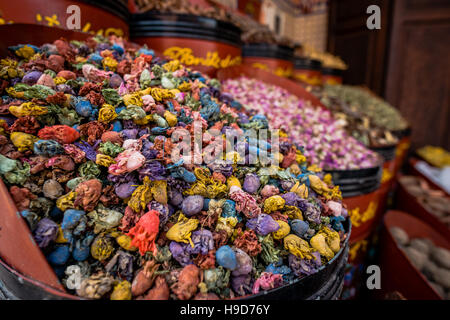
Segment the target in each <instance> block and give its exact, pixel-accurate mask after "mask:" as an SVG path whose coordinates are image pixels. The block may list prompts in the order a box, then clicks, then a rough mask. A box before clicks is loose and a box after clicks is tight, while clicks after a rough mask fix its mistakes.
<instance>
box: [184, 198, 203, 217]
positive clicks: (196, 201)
mask: <svg viewBox="0 0 450 320" xmlns="http://www.w3.org/2000/svg"><path fill="white" fill-rule="evenodd" d="M203 202H204V199H203V197H202V196H198V195H197V196H189V197H187V198H185V199H184V200H183V203H182V204H181V210H182V211H183V214H184V215H185V216H186V217H190V216H193V215H194V214H197V213H199V212H200V211H202V209H203Z"/></svg>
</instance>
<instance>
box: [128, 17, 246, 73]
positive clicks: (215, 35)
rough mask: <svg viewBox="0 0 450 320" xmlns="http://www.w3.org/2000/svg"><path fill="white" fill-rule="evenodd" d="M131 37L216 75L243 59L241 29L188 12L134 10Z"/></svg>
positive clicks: (184, 62) (169, 56) (188, 64)
mask: <svg viewBox="0 0 450 320" xmlns="http://www.w3.org/2000/svg"><path fill="white" fill-rule="evenodd" d="M130 33H131V39H132V41H134V42H137V43H139V44H141V45H148V47H150V48H152V49H153V50H155V51H156V52H159V53H161V54H162V55H163V56H165V57H168V58H170V59H177V60H179V61H180V62H181V63H182V64H184V65H186V66H188V67H190V68H192V69H195V70H198V71H201V72H204V73H206V74H208V75H210V76H215V75H216V73H217V71H218V70H221V69H223V68H227V67H231V66H236V65H240V64H241V62H242V57H241V53H242V48H241V30H240V29H239V28H238V27H236V26H235V25H233V24H231V23H228V22H224V21H219V20H215V19H212V18H207V17H200V16H195V15H189V14H174V13H159V12H146V13H138V14H134V15H132V17H131V23H130Z"/></svg>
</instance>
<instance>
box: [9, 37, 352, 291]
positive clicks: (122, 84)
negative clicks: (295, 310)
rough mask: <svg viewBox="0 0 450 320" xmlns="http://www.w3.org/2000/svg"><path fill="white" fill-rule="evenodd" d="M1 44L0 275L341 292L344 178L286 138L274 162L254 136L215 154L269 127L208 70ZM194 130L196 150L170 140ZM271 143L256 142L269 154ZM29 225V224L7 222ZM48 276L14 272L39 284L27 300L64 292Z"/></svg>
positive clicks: (125, 284)
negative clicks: (6, 50)
mask: <svg viewBox="0 0 450 320" xmlns="http://www.w3.org/2000/svg"><path fill="white" fill-rule="evenodd" d="M10 50H11V57H10V58H8V59H3V60H1V67H2V71H3V79H2V90H3V91H4V94H3V95H2V100H1V101H0V102H1V104H0V105H1V108H0V112H1V117H0V154H1V155H0V174H1V176H2V180H3V181H4V182H5V184H6V186H7V188H8V190H9V195H7V194H6V192H5V190H3V191H4V192H3V193H1V196H2V197H4V199H6V200H7V203H9V204H10V206H9V207H8V212H7V213H5V214H3V215H2V216H1V217H2V219H1V220H0V223H1V225H0V227H1V231H2V237H5V238H6V239H9V240H8V241H9V242H8V243H6V242H5V243H3V242H1V243H0V256H1V259H2V261H5V262H6V263H3V262H2V265H7V267H5V268H3V269H2V270H6V272H5V273H3V274H2V273H0V276H1V277H2V278H1V279H2V281H3V282H5V283H6V282H8V283H9V285H11V286H13V287H14V288H16V289H17V288H18V287H17V286H15V285H17V281H16V280H17V274H20V273H22V272H24V270H25V271H27V270H28V271H30V269H31V271H33V270H35V269H38V270H43V271H48V270H49V267H51V269H53V271H54V272H55V274H54V275H53V278H52V279H53V280H55V275H56V276H57V279H59V280H60V282H59V283H58V282H56V284H55V285H56V286H57V287H58V286H59V287H58V288H57V289H59V288H60V286H61V284H62V285H63V287H64V288H65V289H66V290H67V292H70V293H71V294H75V293H76V294H77V296H78V297H81V298H89V299H101V298H103V299H111V300H129V299H132V298H134V299H144V300H147V299H148V300H152V299H157V300H167V299H177V300H188V299H219V298H221V299H232V298H238V297H246V298H248V295H258V294H261V295H264V296H265V295H269V294H271V293H272V292H275V291H273V290H276V289H277V290H276V291H277V293H278V294H281V292H282V290H283V289H286V290H285V291H284V294H291V292H292V289H291V288H292V286H290V285H291V284H292V283H295V284H296V287H295V288H296V289H298V288H303V289H305V290H304V293H305V294H306V293H308V292H309V293H311V295H312V296H313V297H315V296H316V297H334V296H335V294H336V292H338V291H339V287H340V284H341V281H340V280H339V279H340V278H339V277H338V275H339V274H340V273H341V272H339V274H336V273H337V272H338V270H340V268H341V266H342V264H343V261H345V260H346V257H347V255H346V251H347V248H348V246H347V244H348V237H349V232H350V222H349V221H348V219H347V215H346V211H345V209H343V207H342V204H341V195H340V191H339V187H336V186H334V185H333V184H332V182H331V181H330V179H329V178H327V177H326V176H324V174H323V173H321V172H319V171H318V170H317V168H310V167H308V165H307V163H306V159H305V157H304V156H303V154H302V150H301V149H300V148H298V147H297V146H295V145H293V144H292V143H291V142H289V141H288V139H287V137H283V138H282V139H281V141H282V143H283V149H282V150H279V151H277V152H276V153H275V154H272V155H271V156H270V159H269V160H270V162H268V163H265V162H262V160H261V161H258V162H256V163H253V162H250V158H251V157H252V156H254V155H255V152H256V155H259V153H258V152H257V150H255V149H253V148H250V143H252V141H251V140H244V141H243V142H244V143H243V144H240V146H246V143H248V144H249V148H248V151H247V148H244V152H245V153H244V154H243V155H242V157H241V156H240V153H239V152H238V146H234V147H233V146H231V149H228V150H227V152H226V153H223V151H220V152H219V151H218V152H217V153H216V152H212V153H210V154H208V153H207V152H206V149H208V147H210V148H209V149H211V147H214V148H213V149H214V150H210V151H215V150H216V148H215V147H217V146H224V145H229V144H231V142H233V141H234V137H235V136H234V135H233V134H236V135H238V136H246V135H247V134H249V133H251V130H252V129H256V130H257V131H258V132H259V130H264V129H268V124H267V119H266V118H265V116H264V115H262V114H254V113H253V114H250V113H248V112H247V111H246V110H245V109H243V108H242V106H241V105H240V104H239V103H238V102H237V101H235V100H234V98H233V97H232V96H230V95H229V94H227V93H224V92H222V91H221V86H220V83H219V82H218V81H217V80H215V79H211V78H209V77H208V76H206V75H204V74H201V73H199V72H193V71H191V70H189V69H187V68H186V67H184V66H183V65H181V64H180V62H179V61H177V60H161V59H159V58H157V57H156V56H155V55H154V52H153V51H152V50H150V49H148V48H146V47H143V48H142V47H139V46H137V45H135V44H131V43H128V42H126V41H123V40H122V39H119V38H117V37H111V38H110V39H104V38H101V37H96V38H95V39H94V38H89V39H87V40H86V42H79V41H73V42H71V43H70V44H69V43H68V42H67V41H65V40H56V41H54V42H53V43H48V44H45V45H43V46H41V47H36V46H35V45H32V44H26V45H17V46H14V47H11V48H10ZM66 60H67V61H66ZM69 61H70V62H72V63H67V64H66V63H65V62H69ZM75 61H76V62H77V63H73V62H75ZM19 62H20V63H19ZM65 68H70V69H65ZM41 70H42V71H41ZM43 71H45V72H43ZM196 126H199V127H198V129H199V130H200V133H201V135H202V139H200V146H199V147H200V150H201V151H203V152H201V153H200V154H198V153H197V154H196V153H195V150H194V154H193V155H192V154H191V155H188V153H187V151H186V153H185V152H184V151H185V149H183V150H182V151H183V152H177V150H179V149H178V148H179V147H181V148H183V147H186V148H189V147H190V146H191V141H190V140H189V142H187V143H186V141H184V139H180V137H178V138H176V136H174V135H173V134H174V133H176V134H183V133H186V132H187V133H188V134H189V133H191V132H196ZM177 130H180V131H178V132H177ZM215 133H216V134H215ZM229 134H232V135H231V138H230V139H228V138H229ZM272 139H273V138H272V137H270V138H268V139H265V140H263V138H260V139H259V140H260V141H259V148H263V147H262V146H261V145H263V146H264V148H267V149H268V150H270V151H274V150H272V147H271V146H272V143H274V142H275V141H273V140H272ZM180 140H182V141H180ZM194 146H195V144H194ZM196 150H197V149H196ZM214 155H216V156H217V157H218V158H214V157H213V158H212V159H211V158H210V156H214ZM198 156H200V159H199V158H198ZM174 157H175V158H174ZM280 158H283V159H284V160H283V163H282V164H281V166H279V167H276V166H272V165H271V164H273V163H274V162H273V161H276V160H277V159H280ZM239 159H240V160H242V161H240V160H239ZM210 160H212V161H210ZM193 162H195V163H193ZM275 163H276V162H275ZM288 168H289V169H291V170H292V171H291V170H289V169H288ZM300 170H301V171H300ZM300 173H301V174H300ZM12 203H14V204H15V205H11V204H12ZM25 223H26V224H27V225H28V227H29V230H30V232H28V233H27V232H24V233H23V234H17V233H18V231H20V230H19V229H17V228H14V229H13V228H10V226H16V225H20V224H22V227H23V226H25ZM22 231H23V228H22ZM24 238H25V239H28V240H27V241H25V242H23V239H24ZM31 239H34V242H33V241H32V240H31ZM5 244H9V245H10V246H9V248H8V247H6V248H5V247H3V246H4V245H5ZM2 245H3V246H2ZM25 245H28V246H27V247H26V248H24V249H25V250H22V251H19V250H18V249H23V248H21V247H23V246H25ZM38 247H39V248H38ZM39 249H41V250H40V251H39ZM11 250H12V251H13V252H11ZM19 252H20V255H18V253H19ZM28 256H32V257H33V256H34V257H37V258H36V259H34V260H33V261H34V262H36V263H35V264H33V265H32V266H30V265H28V264H27V261H28V260H27V259H28ZM43 256H45V258H46V261H43V259H42V257H43ZM39 257H40V258H41V259H40V260H39ZM316 274H317V277H315V276H314V275H316ZM44 276H48V274H45V273H44V274H37V275H33V274H26V275H25V278H24V279H25V280H23V281H26V282H27V288H29V286H28V285H31V286H32V287H36V286H38V287H39V288H38V289H37V293H36V292H33V294H35V296H39V294H41V296H43V297H47V298H50V297H53V296H52V295H54V294H56V295H59V296H61V297H67V295H66V293H63V292H62V291H60V292H57V291H55V290H50V289H49V288H48V285H49V283H47V279H46V278H45V277H44ZM311 276H312V277H311ZM35 277H36V278H38V277H39V279H36V278H35ZM296 279H300V280H302V281H295V280H296ZM320 279H322V280H320ZM330 279H337V282H336V283H334V282H333V286H332V288H329V287H328V286H325V288H324V287H322V288H321V286H322V284H324V283H326V282H327V281H328V280H330ZM319 280H320V281H319ZM18 281H22V280H18ZM293 281H294V282H293ZM290 290H291V291H290ZM30 291H31V290H30ZM42 291H45V292H42ZM300 291H301V292H303V290H300ZM309 293H308V295H309ZM19 294H20V297H26V295H27V294H26V292H23V291H22V292H21V291H20V289H19ZM282 296H283V295H281V297H282ZM305 298H308V296H305Z"/></svg>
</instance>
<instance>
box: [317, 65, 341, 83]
mask: <svg viewBox="0 0 450 320" xmlns="http://www.w3.org/2000/svg"><path fill="white" fill-rule="evenodd" d="M344 71H345V70H342V69H336V68H329V67H323V68H322V83H324V84H328V85H335V84H342V83H343V82H344Z"/></svg>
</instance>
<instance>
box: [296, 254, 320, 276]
mask: <svg viewBox="0 0 450 320" xmlns="http://www.w3.org/2000/svg"><path fill="white" fill-rule="evenodd" d="M312 255H313V256H314V258H315V259H311V260H308V259H301V258H299V257H297V256H295V255H293V254H289V258H288V259H289V267H290V268H291V269H292V271H293V272H294V274H295V275H296V276H297V277H301V276H309V275H311V274H314V273H316V272H317V271H319V268H320V266H321V265H322V262H321V260H320V253H319V252H313V253H312Z"/></svg>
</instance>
